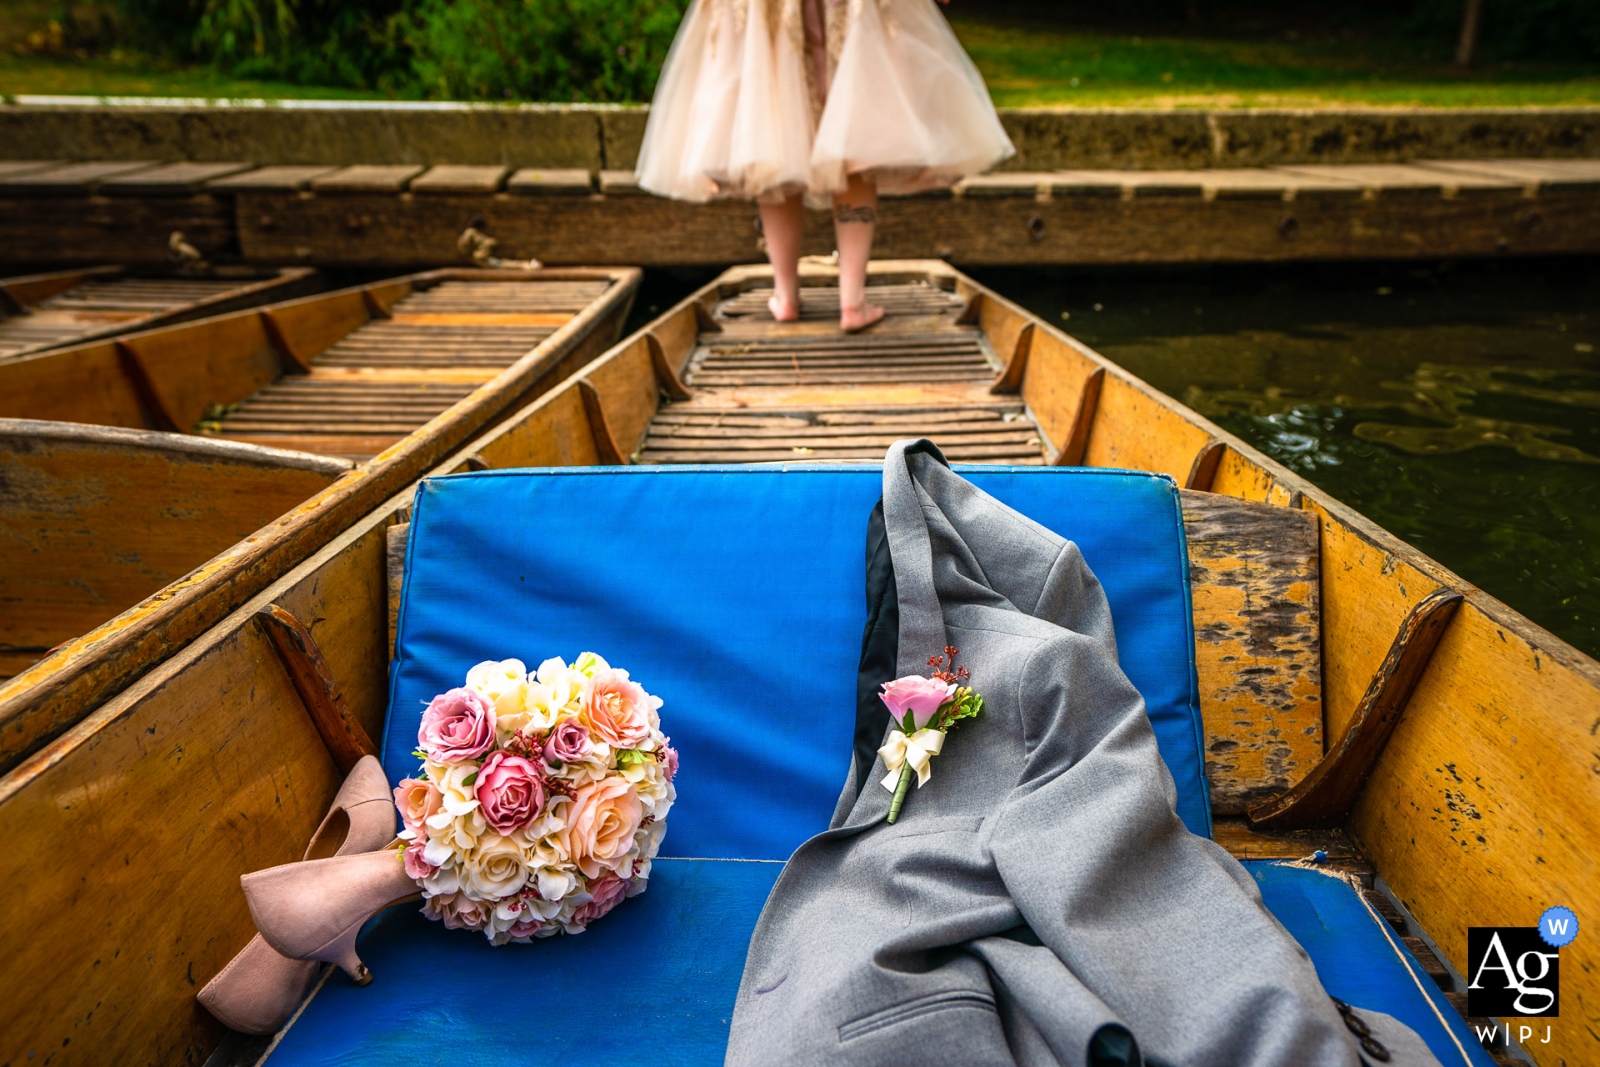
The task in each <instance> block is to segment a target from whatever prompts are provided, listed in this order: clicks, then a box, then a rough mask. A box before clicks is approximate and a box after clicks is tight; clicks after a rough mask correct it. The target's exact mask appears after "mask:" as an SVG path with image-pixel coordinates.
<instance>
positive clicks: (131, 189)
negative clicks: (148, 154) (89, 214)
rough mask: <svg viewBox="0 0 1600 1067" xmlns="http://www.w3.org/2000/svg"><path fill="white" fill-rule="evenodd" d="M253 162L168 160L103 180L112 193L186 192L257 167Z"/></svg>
mask: <svg viewBox="0 0 1600 1067" xmlns="http://www.w3.org/2000/svg"><path fill="white" fill-rule="evenodd" d="M254 166H255V164H253V163H168V164H166V165H165V166H161V167H151V168H149V169H148V170H136V171H132V172H129V173H125V174H117V175H113V176H111V177H109V178H106V179H105V180H104V181H102V182H101V183H100V187H99V191H100V192H102V193H105V194H106V195H108V196H186V195H189V194H192V193H198V192H199V191H200V188H201V186H203V185H205V184H206V183H208V182H211V181H214V180H216V179H218V178H225V177H227V176H228V175H230V174H238V173H240V172H241V171H247V170H249V169H251V168H252V167H254Z"/></svg>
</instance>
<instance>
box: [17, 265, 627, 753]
mask: <svg viewBox="0 0 1600 1067" xmlns="http://www.w3.org/2000/svg"><path fill="white" fill-rule="evenodd" d="M454 276H455V275H453V274H452V273H451V272H438V273H435V274H432V275H427V276H425V277H424V278H423V279H421V281H422V283H423V284H427V283H429V282H432V281H440V280H443V279H446V278H450V277H454ZM467 276H470V277H471V278H473V279H474V280H475V281H479V282H495V281H497V280H498V281H510V280H519V279H526V278H527V277H528V275H527V274H526V273H524V272H509V273H504V272H493V271H472V272H470V273H469V275H467ZM538 277H540V278H542V279H548V280H550V281H554V282H562V281H585V282H592V281H595V280H603V281H605V282H607V283H608V288H607V289H606V291H605V293H604V295H603V296H602V297H601V298H600V299H598V300H596V301H595V302H594V303H592V304H591V305H590V306H589V307H587V308H586V309H585V310H584V311H583V312H581V313H580V314H578V315H577V316H575V317H574V318H573V319H572V321H570V322H568V323H567V324H566V325H564V326H562V327H560V328H559V329H557V330H555V331H554V332H553V333H551V334H550V335H549V336H548V337H547V338H546V339H545V340H544V341H542V342H541V343H540V344H538V345H537V346H536V347H534V348H533V349H532V350H531V351H529V352H528V353H527V354H526V355H524V356H523V357H522V358H520V359H518V360H517V361H516V362H515V363H514V364H512V365H511V366H510V367H507V368H506V369H505V370H503V371H501V372H499V373H498V374H497V375H496V376H495V377H494V378H493V379H492V380H491V381H489V382H488V383H485V384H484V385H482V386H479V387H477V388H475V389H473V390H472V392H470V393H469V394H468V395H467V396H466V397H464V398H463V399H462V400H460V401H458V402H457V403H456V404H454V405H452V406H451V407H450V408H449V409H448V411H447V412H446V413H445V414H442V415H440V416H438V417H437V418H435V419H433V420H431V421H430V422H429V423H427V424H426V425H425V426H424V427H422V428H421V429H420V430H419V431H417V432H415V433H412V434H410V435H408V436H407V437H405V438H404V439H403V440H401V441H399V442H398V443H396V444H394V445H392V446H390V447H388V448H386V449H384V451H382V452H381V453H379V454H378V455H377V456H375V457H374V458H373V459H372V460H370V461H369V462H367V463H365V464H363V465H362V466H361V467H360V468H358V469H356V470H353V471H351V472H350V473H349V474H347V475H345V476H344V477H343V478H341V479H339V480H338V481H336V482H334V483H333V484H332V485H330V486H328V487H327V488H326V489H325V490H322V491H321V492H318V493H316V494H314V495H312V496H311V497H309V498H308V499H305V500H303V501H302V502H301V503H300V504H299V505H297V506H296V507H295V508H293V509H292V510H290V511H288V512H287V513H285V514H284V515H283V516H282V517H281V518H279V519H278V520H276V521H275V522H273V523H272V524H270V525H269V526H267V527H264V528H262V529H260V530H258V531H256V533H255V534H254V535H252V536H250V537H248V538H246V539H244V540H242V541H239V542H237V543H236V544H234V545H232V546H231V547H229V548H227V549H225V550H224V551H223V552H221V553H219V554H218V555H216V556H214V557H213V558H212V559H210V560H208V561H207V562H205V563H204V564H202V565H201V566H199V567H197V568H195V569H194V570H193V571H191V572H190V573H188V574H186V575H184V576H183V577H182V578H181V579H179V580H178V581H176V582H174V583H173V584H171V585H169V586H168V587H167V588H165V589H164V590H162V591H160V592H159V593H157V594H156V595H154V596H152V597H150V598H147V599H146V600H144V601H141V602H140V603H139V604H136V605H134V606H133V607H132V608H130V609H128V610H127V611H125V612H123V613H122V614H121V615H119V616H117V617H116V618H114V619H111V620H110V621H109V622H107V623H105V624H104V625H102V626H99V627H96V628H95V629H94V630H91V631H90V632H88V633H86V634H84V635H82V636H81V637H79V638H77V639H75V640H73V641H71V642H69V643H67V644H66V645H64V646H62V647H61V648H58V649H56V650H54V651H53V652H51V653H50V654H49V655H47V656H45V657H44V658H43V659H41V660H40V661H39V662H38V663H36V664H34V665H33V666H32V667H30V668H28V669H27V670H25V671H23V672H22V673H20V674H18V675H17V676H16V677H14V678H12V679H10V680H9V681H8V682H6V683H5V684H4V685H0V767H4V766H9V765H11V764H14V763H15V762H16V761H17V760H18V759H19V758H21V757H23V756H25V755H26V754H27V753H29V752H31V751H34V750H35V749H37V748H38V747H39V746H40V745H41V744H43V743H44V742H46V741H47V740H48V739H49V738H51V737H53V736H55V735H57V734H58V733H60V732H61V731H62V730H63V729H66V728H67V727H70V726H71V725H72V724H73V723H75V722H78V721H80V720H81V719H82V718H83V717H84V716H85V715H87V714H89V713H90V712H91V711H92V710H93V709H94V708H95V707H97V706H98V705H99V704H101V703H103V702H104V701H105V700H106V699H108V698H109V697H110V696H111V695H113V694H115V693H116V692H118V691H120V690H121V689H122V688H124V687H125V686H126V685H127V684H129V683H130V682H132V681H133V680H134V679H136V678H138V677H139V676H140V675H142V674H143V673H144V672H145V671H147V670H149V669H150V668H151V667H152V666H154V665H155V664H157V663H159V662H161V661H162V660H163V659H165V658H166V657H167V656H169V655H171V654H172V653H173V652H176V651H177V650H178V649H181V648H182V647H183V646H184V645H186V644H187V643H188V642H189V641H190V640H192V639H194V638H195V637H197V636H198V635H199V634H201V633H203V632H204V631H205V630H206V629H207V628H208V627H209V626H211V625H213V624H214V623H215V622H216V621H218V620H219V619H221V618H222V617H224V616H225V615H226V614H227V613H228V612H229V611H230V610H232V609H233V608H234V607H236V606H237V605H238V604H239V603H241V602H243V601H244V600H246V599H248V598H249V597H250V596H251V595H253V594H254V593H256V592H257V591H259V590H260V589H261V588H263V587H264V586H266V585H268V584H270V583H271V582H272V581H273V580H274V579H276V578H277V577H278V576H280V575H282V574H283V573H285V572H286V571H287V570H289V569H290V568H291V567H293V566H294V565H295V564H296V563H298V562H299V561H300V560H303V559H305V558H306V557H307V556H308V555H310V554H311V553H312V552H314V551H316V550H317V549H318V548H319V547H320V546H322V545H324V544H327V543H328V541H329V539H330V538H332V537H334V536H336V535H337V534H338V533H339V532H340V531H341V530H342V529H344V528H345V527H346V526H348V525H349V524H350V523H351V522H354V521H355V520H356V519H357V518H358V517H359V516H360V515H361V514H363V513H364V511H366V510H368V509H369V508H370V507H372V506H373V504H374V502H375V501H379V500H382V499H384V498H385V497H386V496H387V495H388V494H390V493H393V492H396V491H398V490H399V489H401V488H402V487H403V486H405V485H407V484H408V483H409V482H410V481H412V480H414V479H415V477H416V476H417V475H419V474H420V473H422V472H423V471H426V470H429V469H431V468H432V467H433V466H434V465H435V464H436V463H437V462H438V461H439V460H440V459H442V458H443V457H444V456H446V455H449V454H450V453H452V452H453V451H455V450H456V449H457V448H459V447H460V446H461V444H462V443H463V442H465V441H467V440H469V439H470V438H471V437H472V436H473V435H474V434H477V433H480V432H481V431H482V430H483V429H485V428H486V427H488V426H490V425H492V424H493V423H494V422H495V421H497V420H499V419H501V418H504V417H505V416H506V415H508V414H510V413H511V412H513V411H515V410H517V407H518V406H519V405H520V404H522V403H525V402H526V401H527V399H529V398H531V397H532V396H535V395H537V394H538V393H539V392H541V391H542V390H544V389H548V388H550V387H551V386H553V385H554V384H556V383H557V382H559V381H561V380H563V379H564V378H565V377H567V376H568V375H569V374H570V373H571V372H572V370H574V369H576V368H577V367H578V366H581V365H583V364H584V363H587V362H589V361H590V360H591V359H593V358H594V357H595V356H596V355H598V354H599V353H600V352H602V351H604V350H605V349H606V348H607V347H608V346H609V345H610V344H611V343H612V341H613V340H614V339H615V337H616V332H617V330H618V329H619V328H620V324H621V322H622V321H623V320H624V319H625V318H626V315H627V311H628V308H629V306H630V305H631V303H632V299H633V293H634V290H635V289H636V287H637V285H638V280H639V273H638V272H637V271H632V270H613V271H600V272H595V271H587V272H585V271H565V272H563V271H550V272H545V273H544V274H541V275H538ZM413 280H414V281H415V279H413ZM311 299H316V298H311ZM293 306H294V304H293V303H291V304H284V305H277V309H278V310H282V309H284V308H289V307H293ZM362 314H363V315H365V314H366V312H365V310H363V312H362ZM235 321H242V322H244V323H247V324H248V326H247V327H246V326H239V327H237V328H239V329H247V330H254V331H256V332H255V334H254V337H255V338H256V343H259V345H260V349H257V350H255V351H264V352H265V353H266V354H265V355H264V356H263V357H262V358H265V359H268V360H270V361H271V362H272V363H273V364H276V363H277V361H278V359H279V357H278V355H277V354H276V352H275V351H272V349H271V346H270V343H268V341H267V339H266V337H265V335H264V334H263V333H262V332H261V331H260V326H259V321H260V320H259V316H257V315H256V314H254V313H253V312H243V313H239V315H238V316H235V317H230V316H219V317H217V318H214V319H209V320H203V321H202V322H200V323H195V324H191V326H181V327H173V328H171V329H175V330H185V329H192V328H203V329H220V328H221V327H219V326H218V325H217V324H226V323H230V322H235ZM160 336H164V334H163V331H150V332H149V333H146V334H142V335H133V336H132V337H131V338H129V343H131V344H137V345H139V346H140V352H141V354H146V355H150V356H151V357H152V360H154V357H155V356H158V355H160V354H162V351H163V350H160V349H158V346H157V345H155V344H154V343H153V342H151V343H147V341H148V339H150V338H153V337H160ZM102 347H104V346H102ZM88 349H89V350H90V351H93V350H94V346H88ZM75 351H78V350H67V352H68V354H71V353H73V352H75ZM79 354H80V355H81V352H80V353H79ZM58 355H59V354H58ZM173 356H174V358H177V353H173ZM34 358H35V357H23V358H21V359H17V360H8V361H0V375H9V374H10V373H11V372H12V370H13V367H14V366H15V365H19V364H24V363H28V362H29V361H30V359H34ZM191 358H192V355H191ZM206 358H220V357H217V356H215V355H214V354H211V355H208V356H207V357H206ZM155 365H156V364H155V363H154V362H153V363H152V366H153V367H154V366H155ZM157 373H158V372H157ZM270 377H271V376H269V380H270ZM91 380H92V379H91ZM122 388H123V390H124V393H123V395H122V397H121V399H122V402H123V403H124V404H125V405H126V406H131V408H132V410H133V412H134V414H133V415H132V416H131V417H132V418H142V415H141V414H140V413H139V409H138V397H137V395H136V394H135V392H134V390H133V389H132V388H131V386H129V385H127V384H126V383H125V382H124V384H123V385H122ZM7 395H8V394H6V391H5V390H4V389H0V403H3V402H4V398H5V397H6V396H7ZM286 606H287V605H286ZM290 610H294V609H293V608H292V607H291V608H290ZM296 614H299V612H296ZM302 617H305V616H302ZM330 658H331V655H330ZM336 666H337V665H336ZM374 728H375V727H374Z"/></svg>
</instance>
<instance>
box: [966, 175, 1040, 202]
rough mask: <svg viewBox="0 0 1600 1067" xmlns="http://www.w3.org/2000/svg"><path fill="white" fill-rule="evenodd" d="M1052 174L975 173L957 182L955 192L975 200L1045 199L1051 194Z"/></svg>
mask: <svg viewBox="0 0 1600 1067" xmlns="http://www.w3.org/2000/svg"><path fill="white" fill-rule="evenodd" d="M1051 178H1052V175H1051V174H1049V173H1042V174H1038V173H1035V174H1029V173H1026V172H1018V171H1011V172H1002V173H999V174H975V175H973V176H972V177H970V178H964V179H962V180H961V181H960V182H957V183H956V186H955V189H954V190H953V192H954V193H955V195H957V196H961V197H970V198H971V199H974V200H987V199H994V198H1001V197H1003V198H1007V199H1023V200H1043V199H1046V198H1048V197H1049V195H1050V185H1051Z"/></svg>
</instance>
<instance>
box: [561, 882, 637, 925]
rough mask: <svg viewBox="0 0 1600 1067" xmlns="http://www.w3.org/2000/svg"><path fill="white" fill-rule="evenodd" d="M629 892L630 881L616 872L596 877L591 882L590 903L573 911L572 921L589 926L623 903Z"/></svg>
mask: <svg viewBox="0 0 1600 1067" xmlns="http://www.w3.org/2000/svg"><path fill="white" fill-rule="evenodd" d="M627 892H628V883H627V882H626V881H625V880H623V879H621V878H618V877H617V876H616V875H614V874H608V875H606V876H605V877H603V878H598V879H596V880H595V881H593V882H591V883H590V884H589V893H590V897H591V899H590V901H589V903H587V904H580V905H578V910H577V911H575V912H573V913H572V921H573V922H575V923H579V924H582V925H584V926H587V925H588V924H589V923H591V922H593V921H594V920H596V919H598V918H600V917H601V916H602V915H604V914H605V913H606V912H608V911H610V910H611V909H612V908H614V907H616V906H617V905H618V904H620V903H622V898H623V897H624V896H626V895H627Z"/></svg>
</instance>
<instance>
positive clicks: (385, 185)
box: [311, 163, 423, 194]
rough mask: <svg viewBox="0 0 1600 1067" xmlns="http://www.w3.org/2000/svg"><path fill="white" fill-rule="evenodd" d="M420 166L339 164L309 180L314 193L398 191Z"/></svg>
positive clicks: (404, 164)
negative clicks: (330, 171)
mask: <svg viewBox="0 0 1600 1067" xmlns="http://www.w3.org/2000/svg"><path fill="white" fill-rule="evenodd" d="M422 171H423V168H422V167H421V166H416V165H412V164H408V163H401V164H381V165H380V164H369V163H362V164H357V165H355V166H350V167H341V168H339V169H338V170H336V171H334V172H333V173H332V174H324V175H322V176H321V177H318V178H312V179H311V189H312V191H313V192H317V193H338V194H345V193H352V194H359V193H398V192H402V191H404V190H405V187H406V185H407V184H408V183H409V182H410V181H411V179H412V178H415V177H416V176H417V175H418V174H421V173H422Z"/></svg>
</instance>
